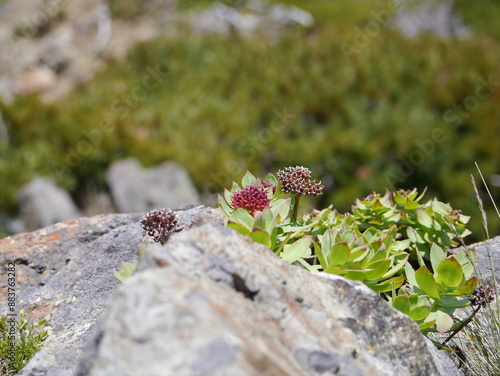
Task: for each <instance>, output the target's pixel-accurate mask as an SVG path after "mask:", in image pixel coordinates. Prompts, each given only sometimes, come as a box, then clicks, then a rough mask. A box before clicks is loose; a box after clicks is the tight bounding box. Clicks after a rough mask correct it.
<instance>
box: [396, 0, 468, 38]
mask: <svg viewBox="0 0 500 376" xmlns="http://www.w3.org/2000/svg"><path fill="white" fill-rule="evenodd" d="M399 3H400V4H399V6H398V11H397V15H396V17H395V19H394V22H393V25H394V27H396V28H397V29H399V30H400V31H401V32H402V33H403V34H404V35H406V36H407V37H410V38H413V37H417V36H418V35H419V34H421V33H425V32H430V33H433V34H434V35H436V36H438V37H441V38H446V37H452V36H454V37H462V38H463V37H467V36H469V35H470V34H471V32H470V29H469V28H468V27H467V26H465V25H464V23H463V22H462V20H461V19H460V18H459V17H458V16H457V15H456V14H455V12H454V9H453V8H454V3H453V0H444V1H442V0H439V1H436V0H418V1H414V0H412V1H409V0H406V1H401V2H399Z"/></svg>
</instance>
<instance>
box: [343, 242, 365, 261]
mask: <svg viewBox="0 0 500 376" xmlns="http://www.w3.org/2000/svg"><path fill="white" fill-rule="evenodd" d="M369 253H370V248H369V247H368V246H365V245H364V246H360V247H356V248H353V249H352V250H351V255H350V257H349V260H348V261H353V262H360V261H362V260H363V259H364V258H366V257H367V255H368V254H369Z"/></svg>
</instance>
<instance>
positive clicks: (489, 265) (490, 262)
mask: <svg viewBox="0 0 500 376" xmlns="http://www.w3.org/2000/svg"><path fill="white" fill-rule="evenodd" d="M467 249H473V250H475V251H476V257H477V263H476V272H477V273H476V274H477V275H478V276H479V277H481V278H482V279H483V280H484V281H485V282H486V283H487V284H489V285H490V286H493V275H495V276H497V281H498V282H500V280H499V279H498V276H499V275H500V274H499V272H500V236H497V237H495V238H493V239H489V240H486V241H484V242H480V243H475V244H471V245H468V246H467ZM461 250H463V247H460V248H457V249H456V250H455V252H457V253H458V252H460V251H461ZM499 287H500V286H499Z"/></svg>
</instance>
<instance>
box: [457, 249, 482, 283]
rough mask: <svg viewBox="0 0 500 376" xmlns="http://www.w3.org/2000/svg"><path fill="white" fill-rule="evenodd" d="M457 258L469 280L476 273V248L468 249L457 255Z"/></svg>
mask: <svg viewBox="0 0 500 376" xmlns="http://www.w3.org/2000/svg"><path fill="white" fill-rule="evenodd" d="M455 258H456V259H457V261H458V262H460V265H462V270H463V272H464V276H465V278H469V277H470V276H471V275H472V274H473V273H474V265H475V264H476V261H477V260H476V250H475V249H474V248H469V249H466V250H465V251H462V252H459V253H457V254H455Z"/></svg>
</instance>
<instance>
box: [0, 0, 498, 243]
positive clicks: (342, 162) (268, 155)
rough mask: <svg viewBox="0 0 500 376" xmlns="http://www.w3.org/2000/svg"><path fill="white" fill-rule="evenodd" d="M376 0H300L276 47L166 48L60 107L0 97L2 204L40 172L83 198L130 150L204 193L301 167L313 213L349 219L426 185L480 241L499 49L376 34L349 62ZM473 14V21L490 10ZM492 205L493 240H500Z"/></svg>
mask: <svg viewBox="0 0 500 376" xmlns="http://www.w3.org/2000/svg"><path fill="white" fill-rule="evenodd" d="M286 2H288V3H295V4H298V1H286ZM375 3H376V2H372V1H368V2H363V3H362V4H364V5H360V4H361V3H360V2H359V1H353V2H348V1H340V0H339V1H335V2H333V1H330V0H311V1H309V2H304V3H303V4H302V3H300V5H301V6H302V7H303V8H304V9H307V10H309V11H311V12H312V13H313V15H314V16H315V17H316V19H317V21H318V24H317V26H315V27H314V28H313V29H311V30H304V29H292V30H290V31H289V32H287V33H286V34H285V35H284V36H283V37H282V38H281V39H279V40H278V41H275V40H273V41H266V40H268V38H266V37H265V36H263V35H257V36H256V37H255V38H252V39H244V38H240V37H238V36H234V35H233V36H232V37H230V38H227V39H221V38H218V37H210V36H205V37H200V36H196V35H189V34H184V35H183V36H182V38H180V39H159V40H156V41H154V42H151V43H148V44H144V45H140V46H138V47H136V48H135V49H133V50H132V51H131V52H130V54H129V56H128V58H127V59H126V60H125V61H122V62H117V61H112V62H110V64H109V68H108V69H107V70H106V71H105V72H103V73H102V74H100V75H99V76H97V77H95V78H94V79H93V80H92V81H91V82H89V83H88V84H86V85H84V86H82V87H79V88H77V89H76V90H74V91H73V92H72V93H71V94H69V95H68V96H67V97H66V98H64V99H63V100H61V101H60V102H58V103H56V104H42V103H40V101H39V100H38V99H37V98H36V97H34V96H27V97H19V98H17V99H16V100H15V101H14V102H13V103H11V104H9V105H7V104H1V103H0V110H1V111H2V113H3V117H4V119H5V120H6V122H7V123H8V124H10V128H9V132H10V133H9V135H10V142H9V143H8V144H5V143H4V144H1V143H0V156H1V160H0V181H2V182H6V184H5V188H3V189H2V196H1V198H0V211H7V212H11V213H12V212H14V211H15V205H14V201H13V196H14V194H15V192H16V191H17V190H18V188H19V187H20V186H21V185H22V184H23V183H25V182H27V181H29V180H30V179H31V178H32V177H33V176H34V175H37V174H38V175H46V176H49V177H53V178H56V179H57V180H58V181H59V182H60V183H61V184H62V185H63V186H65V187H66V188H68V189H69V190H70V191H72V192H73V194H75V195H76V194H77V193H78V191H79V187H82V185H85V184H88V183H89V182H91V183H92V184H95V185H97V186H98V187H99V186H100V187H104V185H105V184H104V171H105V169H106V167H107V166H108V165H109V164H110V163H111V162H112V161H113V160H115V159H118V158H123V157H127V156H134V157H137V158H138V159H140V160H141V161H142V163H143V164H145V165H152V164H155V163H159V162H161V161H164V160H166V159H169V160H174V161H177V162H178V163H180V164H182V165H183V166H185V167H186V168H187V169H188V171H189V173H190V174H191V177H192V178H193V180H194V182H195V184H196V186H197V187H198V189H199V190H200V191H201V192H208V191H210V192H214V191H218V190H220V189H221V188H222V187H224V186H225V187H230V184H231V181H233V180H235V181H239V180H240V179H241V177H242V176H243V174H244V172H245V171H246V170H247V169H249V170H251V171H252V172H253V173H254V174H255V175H259V174H260V175H262V176H263V175H264V174H265V172H267V171H271V172H276V171H277V170H278V169H279V168H282V167H284V166H288V165H304V166H307V167H309V168H310V169H311V170H312V171H313V176H315V177H317V178H318V179H321V180H322V181H323V183H324V184H325V185H326V191H327V194H326V195H324V196H323V197H322V198H321V200H322V202H317V203H316V204H317V205H318V206H322V205H326V204H329V203H333V204H334V206H335V207H337V208H338V209H339V210H340V211H343V210H348V209H349V208H350V205H352V204H353V202H354V200H355V198H356V197H364V196H366V195H367V194H369V193H371V192H372V191H378V192H381V193H383V191H384V188H385V187H387V188H408V189H411V188H413V187H417V188H418V189H419V190H422V189H423V188H424V187H428V188H429V192H430V193H429V194H428V197H429V198H430V197H432V196H433V195H436V196H437V197H438V198H439V199H440V200H441V201H445V202H450V203H451V205H452V206H453V207H454V208H461V209H463V211H464V214H466V215H472V216H473V219H472V222H471V226H470V228H471V229H472V230H473V231H474V232H475V235H474V236H475V237H474V238H473V239H472V240H481V239H483V235H482V232H481V218H480V214H479V209H478V205H477V202H476V199H475V197H474V193H473V189H472V185H471V183H470V175H471V174H474V175H476V176H477V171H476V169H475V166H474V162H478V164H479V166H480V167H481V169H482V172H483V174H485V175H486V176H489V175H491V174H495V173H499V172H500V148H499V147H498V146H499V145H498V136H499V127H498V124H499V121H500V85H498V84H495V82H499V81H500V67H499V66H498V61H500V48H499V47H500V46H499V41H498V40H497V39H495V38H494V37H492V36H488V35H485V33H484V31H481V32H480V33H478V34H477V35H475V36H473V37H471V38H468V39H463V40H457V39H453V38H451V39H446V40H438V39H436V38H434V37H433V36H431V35H423V36H421V37H419V38H417V39H411V40H409V39H406V38H404V37H403V36H401V35H400V34H399V33H398V32H396V31H394V30H391V29H387V28H382V29H381V30H380V32H379V33H377V35H375V36H373V35H372V36H371V37H369V38H368V42H367V43H366V46H363V47H362V48H358V49H357V50H356V52H354V53H352V54H350V55H349V59H346V56H345V55H344V53H343V49H342V48H341V45H342V43H344V47H345V46H346V44H347V45H351V46H352V45H354V38H355V36H356V30H361V31H362V30H363V29H364V26H365V25H366V22H367V21H369V20H371V19H372V18H371V17H372V16H371V15H370V12H371V11H373V10H377V9H378V8H376V7H375V5H373V4H375ZM377 4H380V3H378V2H377ZM495 4H497V5H496V8H499V7H500V4H498V3H495ZM465 7H466V5H465V4H462V5H461V6H460V10H461V12H463V13H464V14H465V13H466V12H465V10H464V9H465ZM496 8H495V9H496ZM380 9H383V8H380ZM471 9H473V11H471V17H472V19H471V20H469V22H470V23H471V24H474V25H475V23H476V22H477V23H478V22H479V20H478V19H475V18H474V17H473V13H474V12H475V13H474V14H477V16H476V17H481V14H482V12H481V11H480V10H477V9H476V6H475V5H471ZM356 27H358V28H359V29H356ZM496 27H497V26H492V28H496ZM493 36H494V35H493ZM357 46H358V47H359V44H358V45H357ZM344 51H345V48H344ZM151 72H155V73H153V74H152V73H151ZM155 77H156V79H155ZM489 77H490V78H491V80H492V81H493V85H491V84H490V85H489V87H487V88H483V86H484V84H482V82H483V81H482V80H486V81H487V80H488V78H489ZM491 80H490V81H491ZM495 85H497V86H495ZM478 90H479V97H478V94H477V93H478ZM488 90H489V91H488ZM457 105H460V106H462V107H464V106H465V107H466V108H467V109H465V110H464V109H462V110H460V108H459V107H456V106H457ZM454 106H455V107H454ZM284 112H285V113H287V114H288V115H283V113H284ZM490 189H491V190H492V193H493V194H494V197H495V199H496V202H497V203H500V199H499V198H500V190H499V189H498V188H494V187H490ZM166 194H168V193H166ZM485 206H486V207H487V208H488V214H489V220H490V225H491V226H490V235H495V234H499V233H500V229H499V227H500V221H499V220H498V217H495V215H493V211H492V206H491V203H490V202H489V201H486V200H485ZM471 238H472V237H471ZM471 238H467V239H471ZM469 241H470V240H469Z"/></svg>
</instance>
